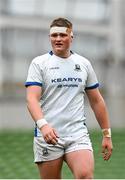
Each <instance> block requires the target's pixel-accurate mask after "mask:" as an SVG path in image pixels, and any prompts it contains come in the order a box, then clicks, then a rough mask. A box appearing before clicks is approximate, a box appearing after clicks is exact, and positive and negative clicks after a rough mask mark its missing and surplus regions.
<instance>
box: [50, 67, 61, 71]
mask: <svg viewBox="0 0 125 180" xmlns="http://www.w3.org/2000/svg"><path fill="white" fill-rule="evenodd" d="M49 69H50V70H53V69H59V67H51V68H49Z"/></svg>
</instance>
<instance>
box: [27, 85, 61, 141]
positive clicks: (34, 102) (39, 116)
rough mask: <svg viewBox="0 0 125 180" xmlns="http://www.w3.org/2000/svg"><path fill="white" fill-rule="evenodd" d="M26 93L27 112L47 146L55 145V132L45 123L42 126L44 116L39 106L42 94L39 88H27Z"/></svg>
mask: <svg viewBox="0 0 125 180" xmlns="http://www.w3.org/2000/svg"><path fill="white" fill-rule="evenodd" d="M26 92H27V93H26V100H27V107H28V110H29V112H30V114H31V116H32V118H33V120H34V121H35V122H36V124H37V125H39V129H40V131H41V133H42V134H43V137H44V139H45V141H46V142H47V143H49V144H56V143H57V137H58V135H57V133H56V130H55V129H54V128H52V127H51V126H50V125H49V124H48V123H47V122H46V123H45V124H44V121H45V119H44V114H43V112H42V109H41V107H40V104H39V101H40V98H41V93H42V89H41V87H40V86H28V87H27V91H26ZM42 121H43V122H42Z"/></svg>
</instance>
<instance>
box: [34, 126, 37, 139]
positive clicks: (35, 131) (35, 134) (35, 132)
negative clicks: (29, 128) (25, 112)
mask: <svg viewBox="0 0 125 180" xmlns="http://www.w3.org/2000/svg"><path fill="white" fill-rule="evenodd" d="M34 136H35V137H37V126H36V127H35V129H34Z"/></svg>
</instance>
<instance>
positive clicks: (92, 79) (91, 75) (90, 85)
mask: <svg viewBox="0 0 125 180" xmlns="http://www.w3.org/2000/svg"><path fill="white" fill-rule="evenodd" d="M87 67H88V78H87V82H86V88H85V89H86V90H88V89H94V88H97V87H98V86H99V83H98V80H97V77H96V74H95V71H94V69H93V67H92V65H91V63H90V62H89V63H88V66H87Z"/></svg>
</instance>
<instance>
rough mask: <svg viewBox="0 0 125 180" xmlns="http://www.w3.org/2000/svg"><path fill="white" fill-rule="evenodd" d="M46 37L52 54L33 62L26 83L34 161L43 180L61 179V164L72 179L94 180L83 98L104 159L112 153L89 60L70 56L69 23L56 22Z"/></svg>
mask: <svg viewBox="0 0 125 180" xmlns="http://www.w3.org/2000/svg"><path fill="white" fill-rule="evenodd" d="M49 38H50V42H51V45H52V50H51V51H50V52H48V53H46V54H44V55H40V56H38V57H36V58H34V59H33V61H32V62H31V64H30V67H29V71H28V77H27V80H26V84H25V85H26V87H27V106H28V110H29V112H30V114H31V116H32V118H33V120H34V121H35V137H34V161H35V163H36V164H37V166H38V169H39V172H40V177H41V178H43V179H61V170H62V165H63V162H64V161H65V162H66V163H67V165H68V166H69V168H70V170H71V171H72V173H73V175H74V178H76V179H92V178H93V177H94V175H93V174H94V156H93V148H92V143H91V140H90V137H89V132H88V129H87V126H86V117H85V112H84V111H85V108H84V96H85V93H86V94H87V96H88V99H89V102H90V106H91V107H92V110H93V111H94V114H95V116H96V119H97V121H98V123H99V125H100V128H101V129H102V135H103V136H102V137H103V138H102V154H103V158H104V160H108V159H109V158H110V156H111V154H112V140H111V128H110V121H109V117H108V112H107V108H106V105H105V102H104V99H103V97H102V95H101V94H100V92H99V88H98V87H99V82H98V80H97V77H96V74H95V72H94V69H93V67H92V65H91V63H90V61H89V60H88V59H86V58H85V57H83V56H81V55H79V54H77V53H75V52H73V51H71V44H72V41H73V27H72V23H71V22H70V21H69V20H67V19H65V18H57V19H54V20H53V21H52V23H51V25H50V31H49Z"/></svg>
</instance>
